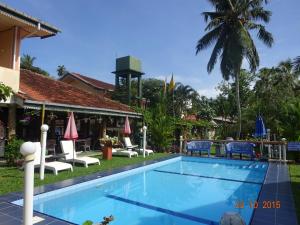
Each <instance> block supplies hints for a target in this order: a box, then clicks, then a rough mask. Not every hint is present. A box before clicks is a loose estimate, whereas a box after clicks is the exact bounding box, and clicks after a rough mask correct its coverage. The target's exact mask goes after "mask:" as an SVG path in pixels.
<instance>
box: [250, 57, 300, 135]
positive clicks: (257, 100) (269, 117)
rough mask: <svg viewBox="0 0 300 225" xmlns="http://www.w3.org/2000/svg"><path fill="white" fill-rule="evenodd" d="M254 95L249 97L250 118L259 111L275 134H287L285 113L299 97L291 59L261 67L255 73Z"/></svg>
mask: <svg viewBox="0 0 300 225" xmlns="http://www.w3.org/2000/svg"><path fill="white" fill-rule="evenodd" d="M253 91H254V95H253V96H252V98H250V99H249V104H251V110H252V111H253V112H250V109H249V110H248V111H249V113H248V116H250V115H251V114H252V119H253V120H254V118H255V114H254V113H255V112H256V114H257V113H258V112H259V113H260V114H262V115H263V117H264V120H265V123H266V126H267V127H268V128H270V129H271V131H272V132H273V133H276V134H277V135H283V134H287V133H289V132H287V131H286V129H287V127H288V126H286V125H285V124H286V123H289V122H288V121H291V120H288V119H287V118H286V116H285V115H287V114H288V113H287V109H291V105H294V101H295V99H297V98H298V97H299V74H297V73H294V72H293V67H292V62H291V60H286V61H283V62H281V63H279V64H278V66H277V67H272V68H262V69H261V70H260V71H259V73H258V74H257V81H256V83H255V85H254V90H253ZM248 120H249V119H248Z"/></svg>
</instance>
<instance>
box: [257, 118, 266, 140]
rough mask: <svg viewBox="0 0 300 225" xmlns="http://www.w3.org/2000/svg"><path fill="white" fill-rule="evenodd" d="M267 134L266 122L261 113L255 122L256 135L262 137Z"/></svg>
mask: <svg viewBox="0 0 300 225" xmlns="http://www.w3.org/2000/svg"><path fill="white" fill-rule="evenodd" d="M266 134H267V132H266V128H265V124H264V121H263V118H262V117H261V116H260V115H259V116H258V117H257V118H256V122H255V133H254V137H256V138H262V137H265V136H266Z"/></svg>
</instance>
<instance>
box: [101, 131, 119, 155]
mask: <svg viewBox="0 0 300 225" xmlns="http://www.w3.org/2000/svg"><path fill="white" fill-rule="evenodd" d="M115 139H116V138H114V137H113V138H111V137H109V136H106V137H105V138H101V139H100V143H101V145H103V155H102V158H103V159H106V160H110V159H112V146H113V144H115V142H116V140H115Z"/></svg>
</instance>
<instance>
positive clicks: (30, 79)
mask: <svg viewBox="0 0 300 225" xmlns="http://www.w3.org/2000/svg"><path fill="white" fill-rule="evenodd" d="M18 95H19V96H20V97H22V98H24V99H27V100H32V101H40V102H48V103H58V104H68V105H77V106H85V107H94V108H105V109H112V110H121V111H128V112H133V110H132V109H130V107H129V106H127V105H125V104H121V103H119V102H117V101H113V100H111V99H108V98H106V97H103V96H100V95H96V94H92V93H89V92H86V91H83V90H80V89H78V88H76V87H74V86H72V85H69V84H67V83H64V82H62V81H57V80H55V79H53V78H50V77H46V76H43V75H40V74H38V73H34V72H32V71H29V70H24V69H22V70H21V72H20V92H19V93H18Z"/></svg>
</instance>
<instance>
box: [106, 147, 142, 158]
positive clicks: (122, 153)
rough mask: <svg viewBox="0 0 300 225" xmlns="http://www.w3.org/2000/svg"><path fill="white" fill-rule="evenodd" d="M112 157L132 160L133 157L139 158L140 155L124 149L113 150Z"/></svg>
mask: <svg viewBox="0 0 300 225" xmlns="http://www.w3.org/2000/svg"><path fill="white" fill-rule="evenodd" d="M112 155H115V156H127V157H129V158H131V157H132V156H138V153H137V152H136V151H132V150H126V149H122V148H113V149H112Z"/></svg>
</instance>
